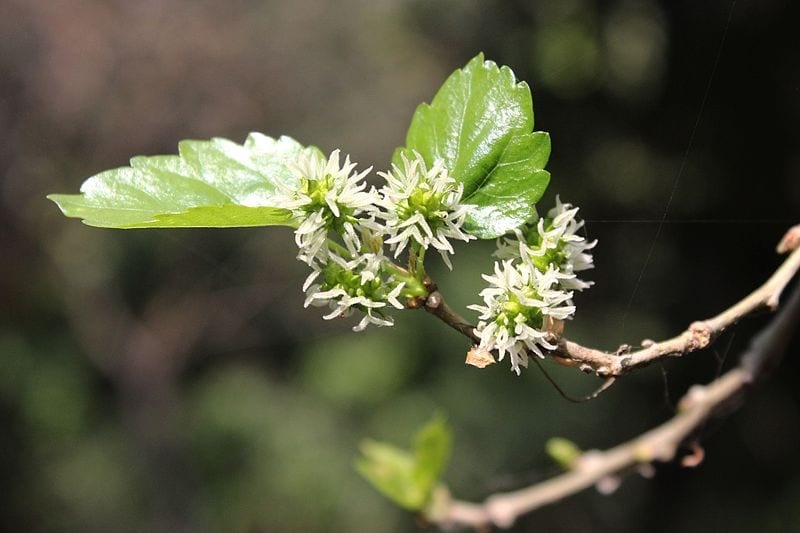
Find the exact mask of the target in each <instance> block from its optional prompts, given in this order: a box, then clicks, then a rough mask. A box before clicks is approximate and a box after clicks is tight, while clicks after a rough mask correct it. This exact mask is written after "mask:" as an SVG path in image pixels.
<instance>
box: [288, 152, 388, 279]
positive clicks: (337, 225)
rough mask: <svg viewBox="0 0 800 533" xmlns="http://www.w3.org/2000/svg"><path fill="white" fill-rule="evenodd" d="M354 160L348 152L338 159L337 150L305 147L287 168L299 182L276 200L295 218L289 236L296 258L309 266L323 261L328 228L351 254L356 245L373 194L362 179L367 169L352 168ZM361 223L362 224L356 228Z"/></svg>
mask: <svg viewBox="0 0 800 533" xmlns="http://www.w3.org/2000/svg"><path fill="white" fill-rule="evenodd" d="M355 166H356V165H355V163H351V162H350V157H349V156H347V157H345V161H344V163H343V164H340V163H339V150H334V151H333V152H332V153H331V156H330V157H329V158H325V157H324V156H323V155H322V154H321V153H319V152H317V151H308V152H306V153H305V154H304V155H303V156H302V157H300V158H299V159H298V160H297V161H295V162H294V167H293V169H292V170H293V171H294V173H295V175H296V177H297V179H298V181H299V185H298V187H297V188H295V189H291V190H288V191H287V194H286V198H284V199H283V202H282V205H283V206H285V207H286V208H288V209H291V210H292V211H293V213H294V217H295V219H297V220H299V221H301V223H300V226H299V227H298V228H297V231H295V242H296V243H297V246H298V248H299V249H300V253H299V254H298V256H297V258H298V259H300V260H301V261H303V262H305V263H307V264H309V265H311V266H314V265H315V264H317V263H325V262H327V256H328V252H329V244H328V232H329V231H333V232H334V233H336V234H338V235H341V237H342V241H343V242H344V245H345V247H346V248H347V251H348V252H349V253H350V254H351V255H355V254H358V253H359V251H360V249H361V247H362V241H361V235H359V234H360V233H362V232H363V230H364V229H366V228H368V227H369V220H370V218H369V217H370V215H373V214H374V213H375V211H376V208H375V203H376V201H377V199H378V196H377V193H376V192H375V189H374V188H373V189H370V190H366V188H367V184H366V183H364V181H363V180H364V177H365V176H366V175H367V174H368V173H369V171H370V170H371V169H369V168H368V169H367V170H365V171H363V172H361V173H357V172H354V169H355ZM364 223H366V226H365V227H364V228H361V227H360V226H362V225H363V224H364Z"/></svg>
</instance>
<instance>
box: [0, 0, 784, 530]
mask: <svg viewBox="0 0 800 533" xmlns="http://www.w3.org/2000/svg"><path fill="white" fill-rule="evenodd" d="M730 7H731V5H730V4H729V3H723V2H716V3H715V2H710V3H700V2H688V3H686V2H685V3H675V2H666V1H664V2H655V1H652V0H648V1H644V2H632V1H629V0H615V1H612V2H590V1H589V0H570V1H569V2H561V1H552V2H550V1H547V2H535V3H533V2H525V1H516V0H496V1H489V2H474V1H471V2H462V1H460V0H459V1H456V0H446V1H441V2H428V1H422V0H407V1H400V0H398V1H389V0H386V1H381V2H359V1H355V0H343V1H342V2H336V3H326V2H319V1H316V0H299V1H297V2H274V1H266V2H248V1H245V0H236V1H233V2H224V3H221V2H220V3H213V2H192V1H190V0H169V1H165V2H161V3H159V5H158V8H157V9H156V7H154V5H151V4H140V3H135V2H101V1H99V0H84V1H80V2H69V3H60V2H49V1H46V0H25V1H22V0H7V1H6V2H3V3H0V95H2V98H0V128H2V131H3V132H4V142H3V143H0V205H1V206H2V208H1V209H0V250H2V258H3V260H2V261H0V302H2V305H0V370H1V371H0V420H2V426H3V430H2V432H1V433H0V435H1V436H0V490H2V492H0V494H2V495H3V505H2V511H0V529H3V530H9V531H88V532H91V531H110V530H114V531H142V530H147V531H155V530H159V531H219V530H226V531H386V532H390V531H410V530H415V529H416V525H415V523H414V520H413V517H411V516H410V515H408V514H406V513H404V512H402V511H400V510H399V509H398V508H396V507H395V506H392V505H391V504H390V503H389V502H387V501H385V499H384V498H382V497H381V496H380V495H379V494H378V493H376V492H375V491H374V490H373V489H372V488H371V487H370V486H369V485H368V484H367V483H366V482H365V481H364V480H363V479H361V478H360V477H359V476H358V474H357V473H356V471H355V469H354V468H353V467H352V463H353V459H354V457H355V456H356V453H357V449H358V443H359V442H360V441H361V440H362V439H363V438H364V437H366V436H370V437H374V438H376V439H379V440H382V441H389V442H408V439H409V437H410V436H411V435H413V434H414V431H415V430H416V428H418V427H419V426H420V425H421V424H423V423H424V421H425V420H427V419H428V418H429V417H430V414H431V413H432V412H434V411H436V410H437V409H441V410H442V411H443V412H444V413H446V415H447V419H448V421H449V424H450V425H451V426H452V428H453V434H454V440H455V447H454V449H453V456H452V459H451V463H450V466H449V467H448V470H447V473H446V476H445V480H446V482H447V483H448V486H449V487H451V489H452V490H453V491H454V493H455V494H456V495H458V496H462V497H465V498H473V499H482V498H484V497H485V496H486V495H487V494H488V493H490V492H491V491H497V490H509V489H513V488H517V487H520V486H523V485H526V484H529V483H532V482H535V481H538V480H541V479H543V478H544V477H546V476H547V475H550V474H553V473H556V472H557V471H558V469H557V468H556V467H555V466H554V465H553V464H552V462H551V461H550V459H549V458H548V457H547V455H546V453H545V443H546V441H547V439H548V438H550V437H551V436H553V435H562V436H564V437H566V438H569V439H570V440H571V441H573V442H575V443H576V445H577V446H579V447H580V448H581V449H590V448H595V447H597V448H602V447H607V446H610V445H613V444H614V443H616V442H618V441H620V440H622V439H626V438H629V437H631V436H633V435H635V434H637V433H638V432H640V431H642V430H643V429H644V428H647V427H650V426H652V425H654V424H656V423H658V422H660V421H662V420H664V419H665V418H667V417H668V416H670V414H671V412H672V410H671V403H670V401H671V400H674V398H676V397H678V396H679V395H680V394H681V393H682V392H683V391H684V390H685V388H686V387H687V386H688V385H689V384H691V383H693V382H697V381H707V380H710V379H712V378H713V376H714V375H715V374H716V372H717V371H718V369H719V367H720V366H723V367H724V366H725V365H726V364H728V363H729V361H730V360H731V359H732V358H734V357H735V356H736V354H737V353H738V351H739V350H740V348H741V347H742V346H743V345H744V344H745V343H746V341H747V338H748V337H749V335H750V334H751V333H752V331H753V330H754V329H756V328H757V327H758V326H759V325H760V324H761V323H762V319H760V318H757V319H753V320H749V321H747V322H745V323H743V324H741V325H740V326H738V327H737V328H736V330H735V331H734V332H732V333H731V334H729V335H727V336H725V337H724V338H722V339H720V342H719V343H718V344H717V345H716V346H715V347H714V348H713V349H711V350H708V351H706V352H703V353H699V354H695V355H693V356H692V357H691V358H689V359H686V360H682V361H668V362H666V363H665V364H664V370H665V373H666V377H667V379H666V384H665V381H664V379H663V377H662V373H661V371H660V369H659V368H658V367H657V366H654V367H652V368H649V369H645V370H643V371H642V372H640V373H637V374H636V375H633V376H629V377H628V378H626V379H624V380H621V381H620V382H619V383H618V384H617V385H616V386H615V387H614V388H612V389H611V390H610V391H608V392H606V393H605V394H604V395H603V396H601V398H600V399H598V400H596V401H594V402H591V403H589V404H573V403H570V402H567V401H566V400H564V399H563V398H561V397H560V396H559V395H558V394H557V393H556V392H555V391H554V390H553V389H552V387H551V386H550V385H549V384H548V383H547V382H546V381H545V380H544V378H543V377H542V376H541V375H540V374H539V373H538V372H537V371H536V370H535V369H534V368H531V369H529V371H528V372H526V373H524V374H523V375H522V376H521V377H519V378H518V377H516V376H514V375H513V374H511V373H510V372H509V371H508V368H507V367H505V366H504V365H502V364H499V365H493V366H491V367H489V368H487V369H484V370H482V371H481V370H477V369H474V368H468V367H465V366H463V364H462V363H463V359H462V358H463V356H464V354H465V353H466V350H467V349H468V346H467V345H466V343H465V341H464V340H463V339H462V338H460V337H459V336H458V335H457V334H456V333H454V332H451V331H449V330H447V329H446V328H445V327H444V326H442V325H441V324H438V323H435V322H434V321H433V320H432V319H431V317H430V316H427V315H425V314H423V313H411V312H410V313H407V315H408V316H401V317H400V320H398V325H397V326H396V327H395V328H394V329H392V330H381V331H378V330H373V331H367V332H365V333H363V334H361V335H353V334H352V333H351V332H350V331H349V327H350V326H352V325H353V324H352V323H349V322H347V321H334V322H326V321H323V320H322V319H321V316H320V313H319V310H315V309H303V307H302V294H301V291H300V286H301V284H302V281H303V279H304V278H305V272H304V270H303V268H302V267H301V265H300V264H299V263H298V262H297V261H295V260H294V251H293V250H294V244H293V242H292V235H291V232H290V231H288V230H285V231H284V230H279V229H267V230H263V231H262V230H258V229H242V230H230V231H224V232H215V231H208V230H182V231H177V230H176V231H171V230H170V231H164V232H157V233H147V232H124V233H121V232H107V231H104V230H97V229H92V228H87V227H84V226H82V225H80V224H78V223H77V222H75V221H66V220H64V219H63V217H61V216H60V214H59V213H58V212H57V210H56V209H55V208H54V207H53V206H52V204H50V203H49V202H47V201H46V200H44V196H45V194H47V193H48V192H51V191H53V190H75V188H76V187H77V186H78V185H79V183H80V182H81V181H82V180H83V179H84V178H85V177H86V176H90V175H92V174H95V173H96V172H98V171H99V170H101V169H104V168H112V167H115V166H119V165H123V164H125V163H126V161H127V159H128V157H129V156H130V155H131V154H135V153H171V152H172V151H173V147H174V145H175V142H176V141H177V140H179V139H183V138H210V137H212V136H223V137H227V138H233V139H243V138H244V137H245V135H246V134H247V133H248V132H249V131H253V130H256V131H263V132H265V133H269V134H272V135H279V134H288V135H292V136H293V137H295V138H296V139H298V140H299V141H301V142H315V143H318V144H319V145H320V147H321V148H322V149H323V150H324V151H326V152H328V151H330V150H331V149H333V148H336V147H344V148H346V149H347V150H349V151H350V152H351V155H352V157H353V159H354V160H355V161H358V162H359V163H360V164H361V165H363V166H364V167H366V166H368V165H370V164H375V163H381V164H382V162H385V161H388V160H389V158H390V157H391V154H392V150H393V149H394V147H396V146H397V145H399V144H401V143H402V141H403V135H404V133H405V128H406V127H407V125H408V123H409V120H410V118H411V116H412V113H413V110H414V108H415V106H416V105H417V104H418V103H419V102H422V101H429V100H430V98H431V96H432V95H433V93H434V92H435V90H436V88H437V87H438V86H439V85H440V84H441V81H442V79H444V78H445V77H446V76H447V75H448V73H450V72H452V70H453V69H454V68H456V67H458V66H461V65H463V64H464V63H465V62H466V61H467V60H468V59H469V58H470V57H473V56H474V55H475V54H476V53H477V52H478V51H480V50H483V51H485V53H486V55H487V57H491V58H493V59H494V60H496V61H498V62H499V63H502V64H508V65H510V66H512V68H513V69H514V71H515V72H516V74H517V75H518V76H519V77H520V78H521V79H524V80H527V81H528V82H529V83H530V85H531V87H532V91H533V97H534V105H535V106H536V110H537V127H541V128H542V129H545V130H547V131H549V132H550V133H551V136H552V139H553V154H552V157H551V161H550V163H549V165H548V168H549V170H550V171H551V172H552V175H553V178H552V183H551V185H550V193H549V194H550V195H552V194H555V193H559V194H560V195H561V197H562V199H564V200H565V201H569V202H572V203H575V204H576V205H579V206H581V215H582V216H584V217H585V218H586V219H587V220H588V222H587V231H588V233H589V236H590V237H592V238H598V239H599V240H600V244H599V245H598V248H597V250H596V263H597V265H598V266H597V269H596V270H595V271H593V272H592V274H593V275H592V276H591V277H592V279H594V280H595V281H596V282H597V285H596V287H594V288H593V289H592V291H589V292H588V293H586V294H583V295H581V296H580V298H579V299H578V301H577V304H578V306H579V311H578V313H577V317H576V320H575V321H574V322H571V323H569V324H567V325H566V333H567V335H569V336H570V337H572V338H575V339H576V340H579V341H582V342H586V343H590V344H592V345H596V346H599V347H605V348H610V349H613V348H615V347H616V346H617V345H619V344H620V343H622V342H638V341H639V340H640V339H642V338H646V337H653V338H658V337H663V336H666V335H669V334H671V333H674V332H676V331H678V330H680V329H682V328H684V327H685V326H686V325H687V324H688V323H689V322H690V321H692V320H694V319H697V318H701V317H704V316H710V315H712V314H714V313H716V312H717V311H718V310H720V309H722V308H723V307H725V306H727V305H729V304H731V303H732V302H734V301H735V300H736V299H737V298H739V297H740V296H741V295H743V294H744V293H745V292H747V291H749V290H750V289H751V288H753V287H755V286H756V285H757V284H759V283H760V282H761V281H762V280H763V279H764V278H765V277H766V276H767V275H768V274H769V273H770V271H771V270H772V269H773V268H774V267H775V266H776V265H777V264H778V261H779V259H778V258H777V257H775V256H774V253H773V252H772V248H773V246H774V244H775V243H776V242H777V240H778V238H779V237H780V235H781V234H782V232H783V231H784V230H785V228H786V227H787V226H788V225H789V224H792V223H796V222H797V215H798V213H800V185H798V184H800V180H798V179H797V175H798V173H800V158H798V157H797V154H798V153H800V135H798V132H797V128H796V123H797V122H798V118H800V105H798V93H797V87H798V85H800V79H799V78H798V74H797V73H798V72H800V64H798V62H800V53H798V50H800V45H799V44H798V39H799V37H798V34H797V32H796V28H795V27H794V26H795V21H796V20H798V16H800V13H798V8H799V7H800V5H798V4H797V3H796V2H791V1H790V0H776V1H772V2H749V3H748V2H737V3H736V4H735V6H734V10H733V12H732V17H731V21H730V25H728V24H727V21H728V15H729V10H730ZM726 31H727V33H726V34H725V41H724V45H723V46H722V48H721V52H720V55H719V60H718V61H717V53H718V51H719V50H720V43H721V41H722V37H723V33H724V32H726ZM543 40H546V44H544V45H543V44H542V41H543ZM709 80H711V81H712V83H711V84H710V85H709ZM707 88H708V91H707ZM690 141H691V142H690ZM754 181H755V182H756V184H757V185H756V186H754V185H753V182H754ZM670 199H672V201H671V203H670V202H669V200H670ZM543 201H544V203H545V204H547V203H549V202H551V201H552V197H551V196H546V197H545V199H544V200H543ZM665 210H666V214H667V217H666V224H664V225H663V226H659V225H658V224H657V223H656V222H657V221H658V220H660V219H661V218H662V216H663V215H664V213H665ZM656 235H658V238H657V239H655V237H656ZM483 244H486V247H485V248H483V249H482V248H481V246H477V247H475V248H474V249H473V247H472V246H470V247H469V248H464V247H462V248H457V251H456V255H455V257H454V264H455V270H454V274H453V275H452V276H449V275H447V272H446V271H442V270H436V269H432V270H431V274H432V275H433V276H434V278H435V279H436V280H437V282H439V284H440V286H441V287H442V290H443V292H444V294H445V295H446V296H447V297H448V300H449V301H450V303H451V304H453V306H454V307H456V308H457V309H463V307H464V306H465V305H466V304H468V303H474V302H475V301H476V297H475V294H476V292H477V290H478V288H479V287H480V285H481V284H482V281H481V279H480V273H481V272H483V271H488V270H489V268H490V267H491V261H490V260H489V259H488V257H487V256H486V253H488V252H489V251H490V250H491V243H483ZM651 246H652V249H651ZM648 258H649V259H648ZM645 264H646V265H647V267H646V268H645V269H643V267H644V266H645ZM468 316H469V317H470V318H474V317H473V316H471V315H468ZM794 352H797V343H796V342H795V344H794ZM547 368H548V370H549V371H551V372H552V373H553V375H554V376H555V378H556V379H558V380H559V382H560V383H561V384H562V386H563V387H564V388H566V389H567V390H568V391H570V392H572V393H574V394H575V395H579V394H581V393H585V392H588V391H590V390H592V389H594V387H595V386H596V385H597V383H596V381H595V380H593V379H592V378H590V377H587V376H583V375H579V374H577V373H576V372H574V371H573V370H570V369H562V368H556V367H554V366H553V365H547ZM797 370H798V366H797V361H796V360H790V361H787V364H786V365H785V366H784V367H783V369H782V371H781V372H780V373H778V374H777V375H776V376H775V377H774V378H773V379H772V380H771V381H770V382H769V383H767V384H766V385H765V387H764V388H763V389H761V390H759V391H756V392H755V393H754V394H753V396H752V397H751V398H750V400H749V401H748V402H747V403H746V404H745V405H744V407H743V409H742V410H741V411H740V412H738V413H736V414H735V415H734V416H733V417H732V418H731V419H730V420H728V421H727V422H725V423H723V424H721V425H719V426H715V427H713V428H707V430H708V431H707V433H706V434H705V435H704V441H705V443H706V445H707V455H706V461H705V463H704V464H703V465H702V466H701V467H700V468H698V469H695V470H692V471H685V470H681V469H679V468H678V467H675V466H672V465H665V466H663V467H660V468H658V472H657V476H656V477H655V478H654V479H651V480H644V479H640V478H638V477H635V476H634V477H630V478H627V479H626V480H625V482H624V483H623V484H622V486H621V487H620V489H619V490H618V491H617V493H615V494H614V495H612V496H610V497H608V496H601V495H598V494H595V493H594V492H592V491H587V492H586V493H585V494H582V495H580V496H577V497H575V498H572V499H570V500H567V501H564V502H561V503H559V504H557V505H553V506H551V507H548V508H545V509H543V510H541V511H540V512H537V513H536V514H534V515H532V516H530V517H527V518H525V519H523V520H521V521H520V522H519V523H518V524H517V525H516V526H515V530H517V531H528V530H531V531H534V530H535V531H542V530H545V531H547V530H560V531H620V530H648V531H708V530H720V531H723V530H724V531H752V530H754V529H758V530H759V531H790V530H791V529H792V528H793V526H794V525H795V524H797V523H798V521H800V517H799V516H798V510H797V509H798V508H797V505H796V501H797V498H798V495H800V459H798V456H797V454H796V453H795V451H796V449H797V448H798V446H800V431H798V428H800V407H798V406H800V397H799V396H800V392H798V388H797V386H796V381H797V380H796V376H797Z"/></svg>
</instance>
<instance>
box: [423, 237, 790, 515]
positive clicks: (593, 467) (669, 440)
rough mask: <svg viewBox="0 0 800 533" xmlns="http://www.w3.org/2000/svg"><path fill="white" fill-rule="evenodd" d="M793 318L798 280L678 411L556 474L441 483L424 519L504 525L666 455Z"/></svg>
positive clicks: (759, 363) (718, 405)
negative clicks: (466, 485)
mask: <svg viewBox="0 0 800 533" xmlns="http://www.w3.org/2000/svg"><path fill="white" fill-rule="evenodd" d="M795 256H797V253H796V252H795ZM787 281H788V280H787ZM768 283H769V282H768ZM784 285H785V283H783V285H781V288H782V287H783V286H784ZM757 292H758V291H757ZM764 292H766V291H764ZM770 294H774V291H773V292H771V293H770ZM767 298H769V296H767ZM734 307H735V306H734ZM798 323H800V285H797V286H796V287H795V288H794V291H793V294H792V296H791V298H790V300H789V302H787V304H786V305H785V306H784V307H783V308H782V310H781V311H780V313H778V314H777V315H776V316H775V317H774V318H773V320H772V321H771V322H770V324H769V325H768V326H767V327H766V328H764V330H762V332H761V333H760V334H759V335H758V336H756V337H755V338H754V339H753V341H752V342H751V345H750V348H749V349H748V350H747V352H745V354H744V355H743V356H742V357H741V359H740V363H739V365H738V366H737V367H736V368H734V369H732V370H730V371H728V372H727V373H725V374H723V375H722V376H721V377H719V378H717V379H716V380H714V381H713V382H711V383H709V384H708V385H705V386H700V385H695V386H693V387H692V388H691V389H689V391H688V392H687V394H686V395H685V396H684V397H683V398H682V399H681V401H680V403H679V412H678V414H677V415H675V417H673V418H672V419H670V420H669V421H667V422H665V423H664V424H662V425H660V426H658V427H656V428H654V429H652V430H650V431H648V432H646V433H643V434H642V435H640V436H638V437H636V438H634V439H632V440H630V441H628V442H625V443H623V444H620V445H618V446H616V447H614V448H611V449H609V450H606V451H602V452H601V451H596V450H592V451H587V452H584V453H583V454H582V455H581V456H580V457H579V458H578V459H577V461H576V462H575V463H574V466H573V468H572V469H571V470H570V471H569V472H566V473H564V474H562V475H560V476H556V477H554V478H551V479H549V480H547V481H544V482H542V483H539V484H536V485H533V486H531V487H528V488H525V489H521V490H518V491H514V492H507V493H498V494H494V495H492V496H490V497H489V498H488V499H487V500H485V502H483V503H470V502H465V501H460V500H457V499H452V498H451V497H450V496H449V493H448V492H447V491H446V489H442V490H441V491H440V492H439V493H437V496H436V498H435V501H434V503H433V505H432V506H431V509H430V511H429V515H428V516H427V518H428V520H430V521H431V522H434V523H436V524H438V525H440V526H442V527H452V526H471V527H474V528H476V529H485V528H488V527H489V526H492V525H494V526H498V527H503V528H506V527H510V526H511V525H513V523H514V522H515V520H516V519H517V518H518V517H519V516H521V515H523V514H526V513H529V512H531V511H533V510H535V509H537V508H539V507H542V506H544V505H547V504H550V503H553V502H556V501H558V500H561V499H563V498H565V497H567V496H570V495H572V494H575V493H577V492H580V491H582V490H583V489H586V488H588V487H591V486H593V485H597V484H598V483H600V482H602V480H604V479H606V478H609V477H610V476H615V475H619V474H620V473H622V472H625V471H627V470H628V469H631V468H635V467H641V466H645V465H649V464H650V463H652V462H654V461H671V460H672V459H674V457H675V455H676V454H677V452H678V451H679V449H680V447H681V445H682V444H684V443H686V442H687V441H689V440H690V439H691V438H692V436H693V434H694V433H695V432H696V431H697V430H698V429H699V428H700V427H701V426H702V425H703V424H704V422H706V421H707V420H708V419H710V418H711V417H713V416H714V415H715V414H716V413H719V412H725V413H728V412H730V409H728V408H729V407H731V406H733V405H734V404H736V400H737V399H738V397H739V396H740V395H741V394H742V393H743V392H744V391H745V390H746V389H747V388H748V387H749V386H750V385H751V384H753V383H755V382H757V381H759V380H761V379H763V378H764V377H765V376H766V375H767V374H768V373H769V372H770V371H771V370H772V369H773V368H774V367H775V366H776V365H777V364H778V363H779V362H780V360H781V359H782V357H783V354H784V352H785V351H786V347H787V345H788V343H789V340H790V339H791V336H792V335H793V334H794V332H795V330H796V328H797V325H798ZM696 452H699V453H700V454H701V453H702V450H701V449H700V448H699V447H696ZM687 465H688V463H687Z"/></svg>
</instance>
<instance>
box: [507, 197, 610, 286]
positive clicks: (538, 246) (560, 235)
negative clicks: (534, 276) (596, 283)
mask: <svg viewBox="0 0 800 533" xmlns="http://www.w3.org/2000/svg"><path fill="white" fill-rule="evenodd" d="M578 209H579V208H577V207H572V205H571V204H565V203H562V202H561V199H560V198H559V197H558V196H556V206H555V207H554V208H552V209H551V210H550V211H549V212H548V213H547V216H546V217H542V218H540V219H539V220H538V221H537V223H536V224H535V225H529V226H526V227H524V228H523V229H516V230H514V236H513V237H503V238H500V239H498V241H497V251H496V252H495V253H494V256H495V257H497V258H498V259H501V260H502V259H522V261H523V262H525V263H526V264H527V265H528V266H529V267H530V268H535V269H538V270H546V269H547V268H549V267H550V266H551V265H552V266H554V267H555V269H556V270H557V271H558V276H559V280H560V281H559V284H560V285H561V287H562V288H563V289H565V290H578V291H582V290H584V289H588V288H589V287H591V286H592V282H590V281H583V280H581V279H578V277H577V275H576V274H575V273H576V272H580V271H581V270H588V269H590V268H594V264H593V263H592V255H591V254H589V253H587V250H591V249H592V248H594V247H595V245H596V244H597V241H596V240H594V241H591V242H588V241H587V240H586V238H585V237H584V236H582V235H578V234H577V232H578V230H579V229H581V228H582V227H583V224H584V222H583V221H582V220H578V219H576V218H575V216H576V215H577V213H578Z"/></svg>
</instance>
